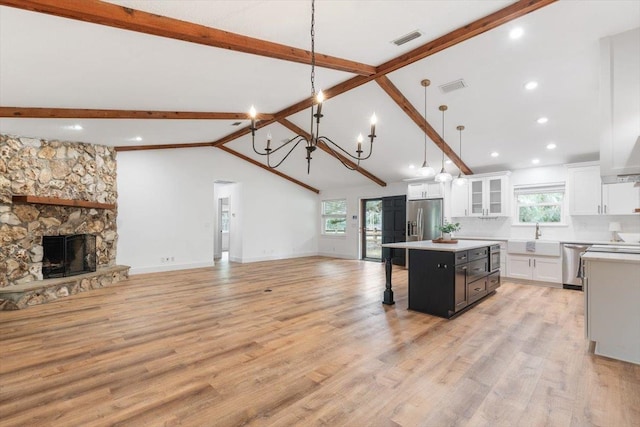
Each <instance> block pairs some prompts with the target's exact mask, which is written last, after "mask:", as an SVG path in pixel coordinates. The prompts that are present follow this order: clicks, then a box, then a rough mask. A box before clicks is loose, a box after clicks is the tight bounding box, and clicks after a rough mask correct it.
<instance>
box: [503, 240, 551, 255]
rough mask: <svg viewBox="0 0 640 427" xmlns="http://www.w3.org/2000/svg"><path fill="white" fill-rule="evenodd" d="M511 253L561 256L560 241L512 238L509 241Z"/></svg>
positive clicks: (509, 251) (508, 248) (508, 249)
mask: <svg viewBox="0 0 640 427" xmlns="http://www.w3.org/2000/svg"><path fill="white" fill-rule="evenodd" d="M507 252H508V253H510V254H524V255H544V256H560V242H559V241H557V240H534V239H529V240H527V239H512V240H509V241H507Z"/></svg>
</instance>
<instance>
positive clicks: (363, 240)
mask: <svg viewBox="0 0 640 427" xmlns="http://www.w3.org/2000/svg"><path fill="white" fill-rule="evenodd" d="M370 201H380V204H381V205H382V197H369V198H366V199H360V259H361V260H363V261H374V262H382V254H380V258H370V257H367V256H366V254H367V202H370ZM380 215H382V211H381V212H380ZM380 239H381V240H380V241H381V243H382V226H381V229H380Z"/></svg>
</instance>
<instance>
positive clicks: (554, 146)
mask: <svg viewBox="0 0 640 427" xmlns="http://www.w3.org/2000/svg"><path fill="white" fill-rule="evenodd" d="M556 147H557V145H556V144H554V143H553V142H552V143H550V144H547V150H555V148H556Z"/></svg>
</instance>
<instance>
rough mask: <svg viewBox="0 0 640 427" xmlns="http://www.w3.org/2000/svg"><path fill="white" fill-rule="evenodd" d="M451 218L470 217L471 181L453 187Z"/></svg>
mask: <svg viewBox="0 0 640 427" xmlns="http://www.w3.org/2000/svg"><path fill="white" fill-rule="evenodd" d="M451 216H452V217H463V216H469V181H467V182H466V183H464V184H463V185H458V184H452V185H451Z"/></svg>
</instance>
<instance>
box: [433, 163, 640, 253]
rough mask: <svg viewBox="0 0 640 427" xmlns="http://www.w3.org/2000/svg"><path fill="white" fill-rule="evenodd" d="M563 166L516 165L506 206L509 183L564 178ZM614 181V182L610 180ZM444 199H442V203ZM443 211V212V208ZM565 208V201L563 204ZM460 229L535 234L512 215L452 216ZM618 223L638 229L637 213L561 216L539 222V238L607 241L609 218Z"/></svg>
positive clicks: (479, 234)
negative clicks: (558, 221)
mask: <svg viewBox="0 0 640 427" xmlns="http://www.w3.org/2000/svg"><path fill="white" fill-rule="evenodd" d="M566 180H567V169H566V167H565V166H564V165H557V166H546V167H536V168H527V169H517V170H514V171H512V172H511V176H510V182H509V194H508V200H509V208H510V210H511V212H512V213H513V212H514V203H513V186H514V185H524V184H543V183H557V182H563V183H564V182H566ZM612 185H616V184H612ZM446 204H447V202H446V201H445V205H446ZM445 212H447V211H446V210H445ZM565 212H568V204H565ZM455 221H456V222H460V224H461V226H462V229H461V230H460V231H459V232H457V233H456V236H458V237H464V236H477V237H494V238H514V239H529V238H534V237H535V226H533V225H512V219H511V217H509V218H498V219H493V218H490V219H482V218H456V219H455ZM613 221H617V222H620V223H621V226H622V230H623V231H624V232H628V233H639V232H640V217H639V216H638V215H619V216H618V215H599V216H595V215H594V216H569V215H567V216H566V217H565V224H564V225H558V226H556V225H554V226H541V227H540V229H541V231H542V237H541V238H542V239H546V240H564V241H567V240H572V239H574V240H593V241H607V240H610V238H611V232H609V222H613Z"/></svg>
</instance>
